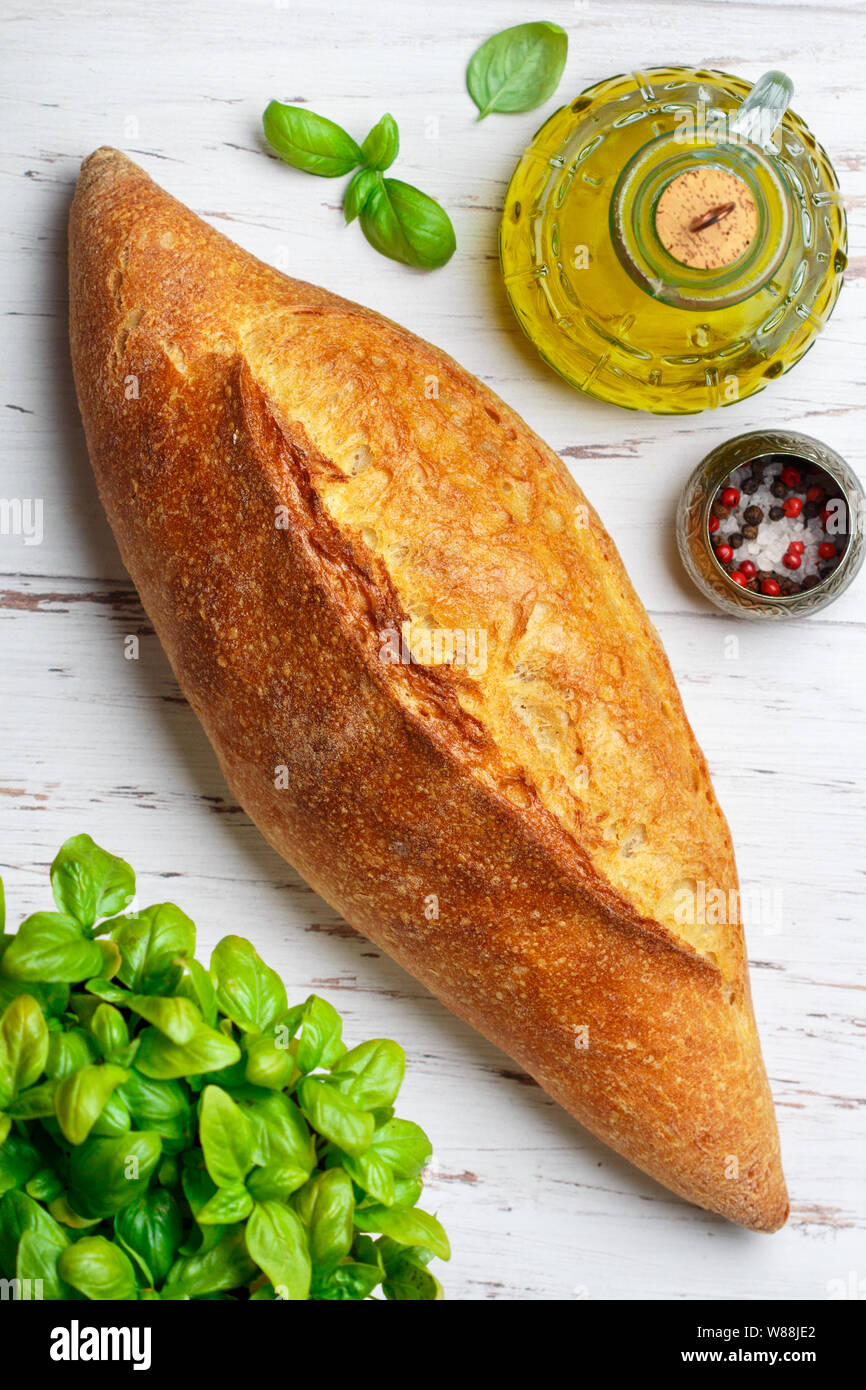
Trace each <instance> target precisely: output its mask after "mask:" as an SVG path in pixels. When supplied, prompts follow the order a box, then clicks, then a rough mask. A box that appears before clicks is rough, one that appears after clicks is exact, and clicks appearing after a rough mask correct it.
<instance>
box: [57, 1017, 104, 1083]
mask: <svg viewBox="0 0 866 1390" xmlns="http://www.w3.org/2000/svg"><path fill="white" fill-rule="evenodd" d="M95 1060H96V1052H95V1049H94V1046H93V1039H92V1038H91V1037H90V1036H89V1035H88V1034H87V1033H85V1032H83V1031H82V1030H81V1029H80V1028H70V1030H69V1032H68V1033H52V1034H51V1035H50V1037H49V1039H48V1059H47V1061H46V1063H45V1074H46V1076H47V1077H48V1078H49V1079H50V1080H51V1081H60V1080H61V1079H62V1078H63V1077H64V1076H69V1075H71V1073H72V1072H74V1071H78V1068H79V1067H86V1066H88V1065H89V1064H90V1063H91V1062H93V1061H95Z"/></svg>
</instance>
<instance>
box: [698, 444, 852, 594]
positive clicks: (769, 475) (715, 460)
mask: <svg viewBox="0 0 866 1390" xmlns="http://www.w3.org/2000/svg"><path fill="white" fill-rule="evenodd" d="M747 465H751V466H752V467H751V470H750V472H749V473H747V474H745V475H744V474H743V473H742V472H738V470H743V469H745V468H746V466H747ZM783 472H785V473H786V475H787V476H789V477H790V478H791V479H793V478H796V477H797V476H798V475H799V476H800V477H801V478H802V482H801V483H798V484H797V486H796V487H786V486H785V484H784V482H783V481H782V480H781V479H782V473H783ZM762 475H763V477H764V481H763V482H762V483H760V484H759V482H758V480H759V478H761V476H762ZM744 476H745V477H747V478H748V479H750V481H749V483H748V485H747V487H746V488H745V489H744V491H745V492H746V493H748V492H749V489H750V488H751V490H752V492H753V493H754V492H757V490H758V488H759V486H760V487H762V488H763V489H764V490H763V491H761V492H760V494H759V495H760V497H761V499H762V500H766V480H767V479H774V480H775V481H774V483H773V487H774V488H775V492H774V494H773V499H772V500H774V502H775V503H776V505H775V506H774V508H773V514H776V515H777V520H776V522H775V523H773V522H772V521H768V520H767V519H764V520H763V521H762V523H761V524H762V526H764V528H765V533H769V534H770V535H771V536H772V528H773V526H774V525H776V526H779V525H781V526H784V527H787V529H785V530H784V535H785V537H786V538H787V537H788V536H790V535H791V534H792V530H791V529H790V525H789V521H790V518H789V516H788V512H793V517H794V519H796V520H797V521H798V522H800V521H802V527H803V529H802V534H803V536H804V538H805V543H804V542H798V543H794V544H792V543H790V542H789V544H788V550H787V552H785V554H782V555H781V556H780V565H779V568H778V569H777V570H776V569H774V570H773V572H772V573H768V572H767V571H764V578H763V580H762V578H761V574H762V572H761V570H760V569H757V564H758V563H760V560H761V556H762V555H763V554H764V553H765V552H764V550H763V549H762V545H761V542H760V541H759V540H758V538H757V537H754V538H753V539H752V540H751V542H750V544H748V545H746V546H745V547H744V541H743V529H744V528H742V529H738V530H737V531H736V533H735V534H734V536H733V540H734V543H735V544H736V546H737V550H736V552H734V551H732V548H731V546H730V545H727V548H726V549H721V546H722V545H724V543H725V542H726V541H728V540H730V539H731V532H730V528H729V529H728V530H726V531H724V532H723V533H722V535H721V536H720V535H719V530H720V526H725V525H726V524H727V518H728V517H729V515H730V509H729V507H726V506H725V505H724V504H723V503H722V500H721V499H722V497H723V494H724V492H725V490H726V489H728V488H731V483H732V480H733V481H734V482H737V481H739V480H741V479H742V478H743V477H744ZM809 480H811V481H812V488H811V491H812V492H813V494H814V495H815V496H816V497H817V498H818V499H819V500H818V501H817V502H815V501H813V502H812V504H811V506H809V508H808V512H810V513H811V516H809V515H808V514H807V513H804V512H802V510H801V508H802V498H801V491H802V495H808V492H809V490H810V489H809V488H808V487H807V484H808V482H809ZM737 490H738V489H737V488H736V487H734V488H731V497H732V496H733V492H735V491H737ZM731 497H729V498H728V501H730V500H731ZM797 498H800V505H799V507H798V504H797V501H796V500H791V499H797ZM751 500H752V499H751V496H749V495H744V496H740V497H738V500H737V502H736V508H737V513H736V514H737V516H740V515H743V514H744V512H745V510H746V506H745V505H744V504H747V503H750V502H751ZM764 510H765V511H766V507H765V508H764ZM863 510H864V493H863V489H862V487H861V486H860V482H859V480H858V478H857V476H856V474H855V473H854V471H853V470H852V469H851V468H850V467H849V465H848V464H847V463H846V462H845V460H844V459H843V458H841V457H840V456H839V454H837V453H836V452H835V450H833V449H831V448H829V447H828V445H826V444H822V443H821V442H820V440H818V439H813V438H812V437H811V436H810V435H807V434H800V433H798V432H797V431H795V430H754V431H752V432H750V433H748V434H740V435H737V436H736V437H735V438H734V439H729V440H727V441H726V442H725V443H724V444H720V445H719V446H718V447H717V448H716V449H713V450H712V452H711V453H709V454H707V456H706V457H705V458H704V459H702V460H701V462H700V463H699V464H698V466H697V468H696V469H695V471H694V473H692V475H691V477H690V478H689V480H688V482H687V483H686V486H685V488H684V489H683V492H682V496H681V497H680V502H679V507H678V509H677V519H676V532H677V544H678V547H679V552H680V556H681V558H682V561H683V564H684V566H685V568H686V571H687V573H688V574H689V576H690V578H691V579H692V580H693V581H694V583H695V584H696V585H697V587H698V588H699V589H700V591H701V593H703V594H704V595H705V596H706V597H707V598H708V599H710V601H711V602H712V603H714V604H715V605H716V607H717V608H721V609H724V611H725V612H726V613H733V614H736V615H737V616H738V617H743V618H750V619H754V620H757V621H761V620H769V621H774V620H779V619H783V618H801V617H804V616H805V615H807V614H809V613H817V612H818V611H819V609H821V608H826V607H827V605H828V604H829V603H832V602H833V600H834V599H836V598H838V597H839V595H840V594H841V593H842V592H843V591H844V590H845V589H847V587H848V585H849V584H850V583H851V581H852V579H853V578H854V576H855V575H856V574H857V571H858V570H859V569H860V566H861V564H862V563H863V556H864V548H863V536H864V522H863ZM778 513H782V514H783V515H782V516H781V517H778ZM768 515H769V514H768ZM816 517H817V518H818V519H817V520H815V518H816ZM720 518H723V520H722V521H721V522H720ZM824 528H826V531H824ZM757 529H758V528H756V527H754V526H753V527H751V528H750V534H751V533H754V532H755V531H756V530H757ZM819 529H820V530H821V531H822V537H821V539H822V540H823V544H822V545H821V546H820V547H819V546H818V545H816V544H815V542H816V540H817V537H816V536H815V535H814V532H815V531H816V530H819ZM780 534H781V532H780ZM793 534H796V530H795V531H794V532H793ZM797 545H799V549H800V552H801V554H800V555H798V556H797V559H796V560H792V558H791V551H792V550H795V551H796V548H797ZM831 547H833V548H834V549H835V555H834V556H833V557H832V558H831V559H830V560H828V561H827V562H826V563H821V562H819V561H818V560H817V559H812V558H810V556H811V555H816V554H819V553H822V552H823V551H824V550H826V551H828V552H829V551H830V549H831ZM720 549H721V558H720ZM779 549H780V548H779V547H778V546H777V547H776V551H777V552H778V551H779ZM741 551H742V556H743V558H742V559H741V558H739V557H740V552H741ZM803 551H805V554H802V552H803ZM729 552H730V553H729ZM749 554H755V555H756V560H757V563H756V562H753V561H752V560H749V559H747V558H746V557H747V556H748V555H749ZM743 559H745V564H744V565H743V568H744V569H745V571H746V574H745V575H744V574H743V572H742V571H741V569H740V565H741V564H743ZM800 559H802V560H805V561H806V562H807V564H808V566H809V568H810V570H811V571H813V572H811V573H810V574H809V576H808V579H807V580H806V581H804V582H800V581H799V570H800V565H799V564H798V563H797V560H800ZM764 563H765V564H766V563H767V562H766V560H765V561H764ZM789 564H791V565H792V566H795V568H794V569H793V571H792V572H790V573H791V578H790V581H789V582H790V584H791V586H792V588H793V590H794V592H791V593H789V594H785V593H784V592H778V590H779V588H780V586H785V584H786V578H785V576H786V575H788V574H789V571H787V570H786V568H785V566H787V565H789ZM756 569H757V574H755V571H756ZM733 575H737V578H736V579H735V578H733V577H732V576H733ZM744 581H745V582H744ZM762 586H768V587H769V590H770V591H769V592H763V591H762ZM774 588H775V590H776V591H774Z"/></svg>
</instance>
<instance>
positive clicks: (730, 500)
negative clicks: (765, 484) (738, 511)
mask: <svg viewBox="0 0 866 1390" xmlns="http://www.w3.org/2000/svg"><path fill="white" fill-rule="evenodd" d="M720 500H721V503H722V506H723V507H727V508H728V509H729V510H730V508H731V507H737V506H739V502H740V494H739V492H738V491H737V489H736V488H735V487H726V488H725V490H724V492H723V493H722V496H721V499H720Z"/></svg>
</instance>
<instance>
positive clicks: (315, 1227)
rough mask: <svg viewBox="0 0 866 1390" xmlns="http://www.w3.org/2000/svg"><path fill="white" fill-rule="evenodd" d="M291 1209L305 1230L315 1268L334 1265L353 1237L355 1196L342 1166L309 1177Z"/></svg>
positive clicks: (325, 1267)
mask: <svg viewBox="0 0 866 1390" xmlns="http://www.w3.org/2000/svg"><path fill="white" fill-rule="evenodd" d="M295 1209H296V1210H297V1213H298V1215H299V1217H300V1218H301V1220H302V1221H303V1223H304V1225H305V1226H306V1227H307V1229H308V1231H309V1241H310V1255H311V1257H312V1261H313V1267H314V1269H315V1270H316V1271H317V1272H322V1273H328V1272H329V1271H330V1270H332V1269H336V1267H337V1265H338V1264H339V1263H340V1261H341V1260H342V1259H343V1258H344V1257H345V1256H346V1255H348V1253H349V1251H350V1250H351V1248H352V1241H353V1240H354V1238H355V1228H354V1224H353V1217H354V1214H355V1196H354V1193H353V1191H352V1180H351V1178H350V1177H349V1175H348V1173H347V1172H346V1171H345V1170H344V1169H343V1168H330V1169H329V1170H328V1171H327V1172H326V1173H321V1174H320V1175H319V1176H318V1177H317V1178H313V1179H312V1180H311V1181H310V1182H309V1183H308V1184H307V1186H306V1187H304V1188H302V1189H301V1191H300V1192H299V1193H298V1194H297V1197H296V1198H295Z"/></svg>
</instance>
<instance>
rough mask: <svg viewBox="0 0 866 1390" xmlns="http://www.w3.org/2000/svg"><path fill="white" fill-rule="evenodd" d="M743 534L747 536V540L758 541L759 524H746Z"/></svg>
mask: <svg viewBox="0 0 866 1390" xmlns="http://www.w3.org/2000/svg"><path fill="white" fill-rule="evenodd" d="M743 535H744V536H745V538H746V540H747V541H756V540H757V539H758V528H757V526H744V527H743Z"/></svg>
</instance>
